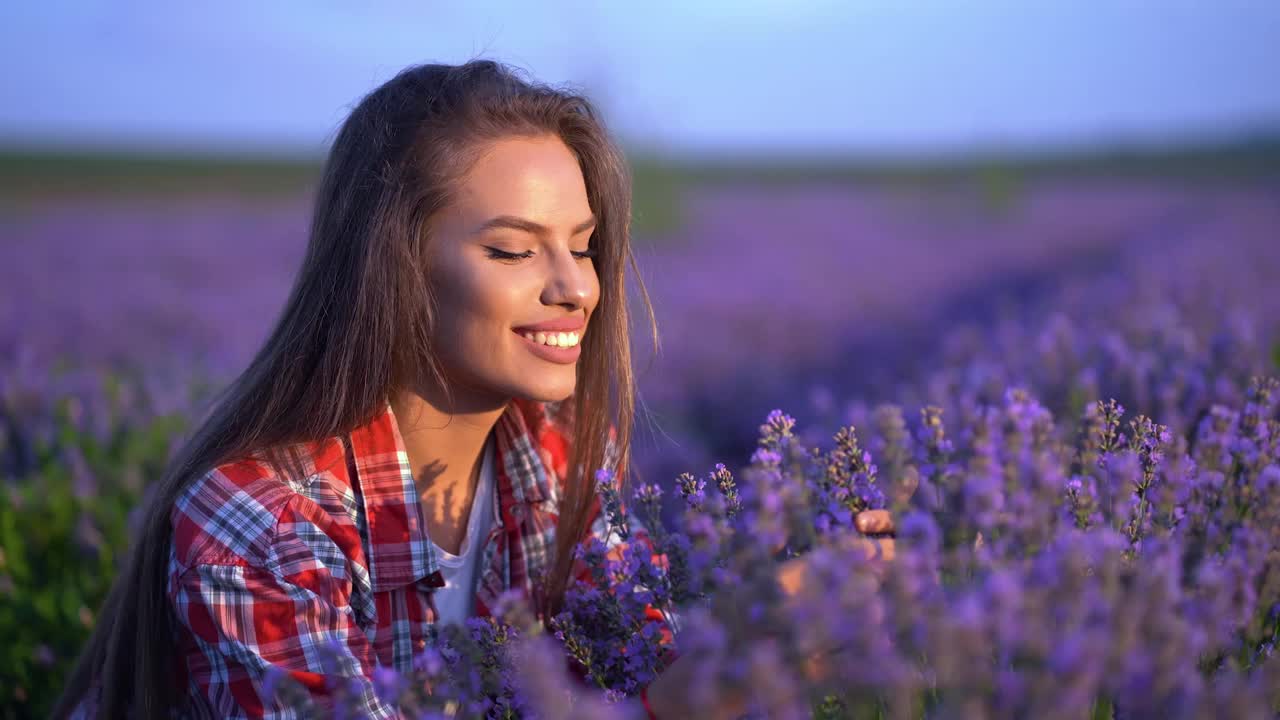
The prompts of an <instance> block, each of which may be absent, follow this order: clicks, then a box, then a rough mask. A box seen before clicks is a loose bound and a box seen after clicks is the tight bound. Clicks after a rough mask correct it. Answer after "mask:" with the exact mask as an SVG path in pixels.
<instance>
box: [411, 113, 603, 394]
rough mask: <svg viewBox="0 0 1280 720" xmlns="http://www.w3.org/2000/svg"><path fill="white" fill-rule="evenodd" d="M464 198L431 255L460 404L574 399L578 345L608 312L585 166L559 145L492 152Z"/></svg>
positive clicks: (459, 194)
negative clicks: (597, 316)
mask: <svg viewBox="0 0 1280 720" xmlns="http://www.w3.org/2000/svg"><path fill="white" fill-rule="evenodd" d="M454 198H455V199H454V200H453V202H452V204H450V205H449V206H447V207H445V208H443V209H442V210H441V211H440V212H439V213H437V215H436V216H435V217H433V218H432V221H431V225H430V229H429V233H430V235H429V237H430V239H429V241H428V243H427V245H428V250H427V253H428V258H427V275H428V282H430V283H432V286H433V288H434V289H435V293H436V297H437V299H438V304H439V314H438V317H437V321H438V322H437V324H436V327H435V328H434V333H435V337H436V340H437V343H436V347H437V348H438V352H439V354H440V362H441V365H442V366H443V368H444V371H445V375H446V377H448V379H449V380H450V382H451V383H452V385H453V387H452V390H453V393H454V396H455V397H457V398H458V399H459V402H460V403H461V402H464V401H463V397H464V396H469V397H470V398H472V399H475V400H478V401H481V402H489V401H493V402H497V403H502V402H505V401H506V399H509V398H511V397H521V398H527V399H531V400H536V401H540V402H550V401H558V400H563V399H565V398H567V397H569V396H570V395H572V394H573V391H574V387H575V384H576V382H577V365H578V362H577V361H578V355H579V354H580V349H579V347H577V346H575V345H574V344H573V340H574V338H573V335H572V333H573V332H574V328H576V333H577V337H578V338H581V337H582V335H583V333H584V332H590V329H589V328H590V322H591V313H592V312H593V311H594V310H595V308H596V305H597V303H598V302H599V300H600V282H599V279H598V278H597V275H596V269H595V265H594V263H593V261H592V259H591V257H590V255H591V254H592V253H591V252H590V251H589V248H588V243H589V241H590V239H591V235H592V230H593V228H594V226H595V223H594V220H595V218H594V217H593V215H592V212H591V206H590V204H589V203H588V200H587V188H586V183H585V181H584V179H583V176H582V170H581V168H580V167H579V165H578V160H577V158H576V157H575V156H574V154H573V152H572V151H570V150H569V148H568V146H566V145H565V144H564V142H563V141H561V140H560V139H559V138H557V137H555V136H551V135H548V136H539V137H513V138H507V139H502V140H498V141H494V142H492V143H490V144H489V145H488V146H487V147H486V148H485V149H483V150H482V153H481V155H480V158H479V160H478V161H477V162H476V163H475V164H474V165H473V166H472V167H471V169H470V170H469V172H468V173H467V174H466V175H465V176H464V177H463V179H462V181H461V185H460V186H459V187H458V188H457V191H456V194H455V196H454ZM547 326H550V327H547ZM562 346H564V347H562Z"/></svg>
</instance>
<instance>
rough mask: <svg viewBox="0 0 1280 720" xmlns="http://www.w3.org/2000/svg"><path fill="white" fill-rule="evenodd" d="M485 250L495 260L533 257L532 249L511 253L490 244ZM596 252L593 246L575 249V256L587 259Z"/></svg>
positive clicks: (592, 256)
mask: <svg viewBox="0 0 1280 720" xmlns="http://www.w3.org/2000/svg"><path fill="white" fill-rule="evenodd" d="M485 250H486V251H487V253H488V255H489V257H490V258H491V259H493V260H507V261H513V260H527V259H528V258H531V257H533V251H532V250H525V251H524V252H522V253H509V252H507V251H505V250H499V249H498V248H492V247H488V246H486V247H485ZM596 254H597V251H596V249H595V248H592V249H590V250H584V251H582V252H576V251H575V252H574V253H573V256H574V257H576V258H578V259H579V260H585V259H587V258H594V257H595V256H596Z"/></svg>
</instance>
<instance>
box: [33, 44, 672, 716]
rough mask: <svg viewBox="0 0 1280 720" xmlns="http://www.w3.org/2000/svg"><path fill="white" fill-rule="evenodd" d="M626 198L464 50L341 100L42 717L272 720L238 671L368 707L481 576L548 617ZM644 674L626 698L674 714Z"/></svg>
mask: <svg viewBox="0 0 1280 720" xmlns="http://www.w3.org/2000/svg"><path fill="white" fill-rule="evenodd" d="M629 216H630V180H629V174H628V171H627V167H626V164H625V161H624V158H623V156H622V155H621V153H620V152H619V151H618V149H617V148H616V147H615V145H614V144H613V143H612V141H611V140H610V138H609V137H608V135H607V133H606V131H605V128H604V126H603V125H602V123H601V121H600V120H599V118H598V117H597V114H596V112H595V110H594V109H593V107H592V105H591V104H590V103H589V102H588V101H587V100H585V99H583V98H581V97H578V96H575V95H571V94H567V93H564V92H561V91H557V90H554V89H550V88H547V87H544V86H541V85H536V84H532V83H528V82H526V81H524V80H522V79H520V78H518V77H516V76H515V75H514V74H512V73H511V72H510V71H509V70H508V69H506V68H504V67H503V66H501V65H499V64H496V63H493V62H489V61H474V62H470V63H467V64H465V65H461V66H448V65H424V66H418V67H410V68H408V69H406V70H404V71H403V72H401V73H400V74H398V75H397V76H396V77H395V78H393V79H391V80H390V81H388V82H387V83H386V84H384V85H382V86H381V87H379V88H378V89H376V90H375V91H373V92H372V93H370V94H369V95H368V96H367V97H365V98H364V99H363V100H362V101H361V102H360V103H359V105H358V106H357V107H356V108H355V109H354V110H353V111H352V113H351V115H350V117H349V118H348V119H347V120H346V121H345V123H344V124H343V126H342V128H341V131H340V132H339V134H338V137H337V138H336V140H335V142H334V144H333V147H332V150H331V152H330V154H329V157H328V159H327V162H326V165H325V168H324V173H323V177H322V181H321V184H320V187H319V190H318V196H317V198H316V206H315V216H314V220H313V222H312V225H311V230H310V239H309V244H308V248H307V253H306V258H305V260H304V262H303V266H302V268H301V271H300V273H299V276H298V278H297V281H296V283H295V285H294V287H293V289H292V292H291V295H290V297H289V300H288V302H287V303H286V306H285V309H284V311H283V313H282V315H281V317H280V318H279V320H278V322H277V324H276V326H275V328H274V330H273V332H272V333H271V334H270V336H269V338H268V340H267V341H266V343H265V346H264V347H263V348H262V350H261V351H260V352H259V353H258V355H257V356H256V357H255V358H254V359H253V361H252V362H251V364H250V365H249V367H248V369H247V370H246V371H245V372H244V373H243V374H242V375H241V376H240V377H239V378H237V379H236V380H235V382H234V383H232V384H231V386H230V387H229V388H228V389H227V390H226V391H225V392H224V394H223V395H222V396H221V398H220V399H219V401H218V402H217V403H216V405H215V406H214V409H213V410H212V412H211V413H210V415H209V417H208V418H207V419H206V420H205V421H204V423H203V424H202V425H201V426H200V427H199V428H198V429H197V431H196V432H195V433H193V435H192V437H191V439H190V440H189V441H188V442H187V444H186V445H185V447H184V448H183V449H182V451H181V452H180V453H179V455H178V456H177V457H176V458H175V460H174V462H173V464H172V465H171V468H170V471H169V472H168V474H167V475H166V477H165V478H163V479H162V481H161V483H160V485H159V487H158V492H157V493H156V494H155V496H154V497H153V501H152V504H151V505H150V506H149V512H148V515H147V517H146V519H145V521H144V525H143V531H142V536H141V538H140V540H139V541H138V542H137V543H136V544H135V546H134V548H133V550H132V553H131V556H130V558H129V560H128V562H127V564H126V566H125V568H124V569H123V572H122V573H121V576H120V578H119V579H118V580H117V583H116V585H115V586H114V587H113V589H112V591H111V593H110V595H109V596H108V598H107V601H106V603H105V605H104V607H103V609H102V612H101V614H100V615H99V620H98V622H97V625H96V628H95V630H94V633H93V636H92V637H91V639H90V641H89V643H88V644H87V646H86V648H85V650H84V652H83V655H82V657H81V658H80V661H79V662H78V664H77V666H76V669H75V671H74V672H73V675H72V677H71V679H70V682H69V684H68V687H67V689H66V692H65V693H64V696H63V698H62V700H61V702H60V703H59V707H58V709H57V711H56V712H55V716H57V717H62V716H64V715H66V714H68V713H70V712H71V711H72V710H75V711H76V713H77V714H84V715H93V714H95V713H96V714H97V716H100V717H109V718H116V717H123V716H125V715H126V713H127V712H130V711H131V712H132V713H134V714H136V715H137V716H139V717H147V718H152V717H161V716H164V717H167V716H169V715H170V713H171V712H172V711H175V710H176V711H177V712H178V713H179V714H181V715H183V716H186V715H192V716H198V717H200V716H211V717H296V710H295V709H292V708H288V707H285V706H283V705H281V704H280V703H279V702H278V701H277V700H276V699H275V698H274V697H271V696H270V694H269V693H267V692H265V691H264V690H263V684H264V681H266V680H267V678H268V677H276V676H279V675H287V676H289V677H291V678H292V679H293V680H295V681H297V682H298V683H299V684H301V685H302V686H303V687H305V688H306V689H307V690H308V691H309V692H310V693H312V695H313V697H314V698H315V699H316V700H317V702H318V703H319V704H321V705H323V704H325V702H326V700H327V699H328V698H327V696H326V693H327V691H326V686H327V683H326V673H328V674H330V675H332V674H339V675H343V676H350V677H352V678H356V679H357V684H359V685H360V687H361V689H362V690H361V693H360V697H361V702H362V704H363V706H362V708H361V709H362V711H363V712H364V713H365V714H367V715H368V716H370V717H394V716H395V715H396V710H395V708H392V707H388V706H386V705H384V704H383V703H381V702H380V701H379V700H378V699H377V698H376V697H375V695H374V693H373V691H372V684H371V682H369V678H370V676H371V674H372V671H373V669H374V668H375V667H376V666H377V665H384V666H390V667H394V668H396V669H397V670H401V671H404V670H408V669H410V666H411V658H412V655H413V654H414V653H415V652H416V651H417V650H420V649H421V648H423V647H425V646H426V644H427V643H428V642H429V641H430V639H431V637H432V633H433V632H434V627H435V625H436V624H437V623H439V622H443V621H449V620H456V621H460V620H462V619H463V618H465V617H466V616H467V615H469V614H486V613H488V612H489V610H490V609H491V607H492V603H493V601H494V600H495V599H496V598H497V596H498V595H499V594H501V593H502V592H504V591H506V590H508V589H515V590H518V591H520V592H522V593H523V594H524V595H525V596H526V597H527V598H528V600H529V601H530V603H531V604H532V605H533V607H534V608H535V610H536V611H537V612H538V614H539V615H540V616H541V617H544V618H545V617H548V616H549V615H550V614H553V613H554V612H556V611H557V609H558V608H559V607H560V604H561V602H562V599H563V594H564V591H565V588H566V586H567V585H568V584H569V583H570V581H571V580H572V578H573V577H575V576H576V574H577V573H578V572H580V571H581V568H580V567H577V568H575V567H574V566H573V565H572V563H571V554H570V550H571V548H572V546H573V545H574V544H576V543H577V542H579V541H581V540H582V539H584V538H586V537H587V536H588V533H592V532H594V533H597V534H599V535H600V536H601V537H603V535H604V533H605V529H604V528H605V524H606V523H605V522H604V519H603V518H602V517H601V514H600V512H599V504H598V502H597V499H596V494H595V492H594V489H593V484H592V482H591V480H592V478H593V477H594V469H597V468H601V467H608V468H617V469H619V473H618V474H619V476H621V475H622V474H623V472H622V471H624V470H625V468H626V467H627V466H628V460H629V455H630V452H629V449H630V445H629V440H630V434H631V415H632V410H633V397H634V389H633V379H632V372H631V356H630V349H629V348H630V346H629V343H628V331H627V328H628V317H627V308H626V303H625V298H626V293H625V284H624V276H625V267H624V265H625V264H627V263H630V264H631V265H632V267H633V269H634V267H635V261H634V258H633V257H632V254H631V249H630V245H629ZM640 289H641V292H642V296H643V298H644V301H645V309H646V312H647V314H648V319H649V324H650V328H651V329H653V313H652V309H651V308H650V307H649V305H648V297H647V295H646V294H644V292H643V287H641V288H640ZM653 332H654V340H655V342H656V339H657V337H656V329H654V330H653ZM334 641H336V643H335V644H336V646H337V647H338V648H340V652H341V662H339V664H338V666H337V668H335V667H334V666H333V665H332V663H328V664H326V663H322V662H321V660H320V659H319V658H318V653H317V652H316V650H317V648H318V647H320V646H321V645H324V644H326V643H330V642H334ZM678 664H679V663H678V662H677V665H678ZM677 669H678V668H675V667H674V666H673V667H672V668H669V670H677ZM673 677H675V676H673ZM667 685H668V686H669V687H670V688H673V689H671V690H668V691H666V692H667V694H666V695H665V696H661V697H657V696H655V697H653V698H648V699H647V700H650V701H651V702H652V704H653V705H654V706H655V707H662V708H667V709H668V710H671V711H674V710H677V709H678V708H679V707H680V698H679V697H678V696H677V693H678V690H676V689H674V688H678V687H679V684H678V683H676V682H674V681H669V682H668V683H667ZM659 694H660V693H659Z"/></svg>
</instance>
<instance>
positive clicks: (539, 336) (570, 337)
mask: <svg viewBox="0 0 1280 720" xmlns="http://www.w3.org/2000/svg"><path fill="white" fill-rule="evenodd" d="M516 334H518V335H520V336H521V337H523V338H524V339H525V340H528V341H529V342H532V343H535V344H537V345H542V346H544V347H554V348H575V347H578V345H579V343H581V342H582V335H581V334H580V333H579V332H577V331H570V332H564V331H541V332H533V331H531V330H523V331H521V330H517V331H516Z"/></svg>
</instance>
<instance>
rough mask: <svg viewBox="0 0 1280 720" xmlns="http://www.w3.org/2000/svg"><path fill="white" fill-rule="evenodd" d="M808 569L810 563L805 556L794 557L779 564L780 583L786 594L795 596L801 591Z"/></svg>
mask: <svg viewBox="0 0 1280 720" xmlns="http://www.w3.org/2000/svg"><path fill="white" fill-rule="evenodd" d="M807 569H808V563H807V561H806V560H805V558H803V557H798V558H792V559H790V560H787V561H786V562H784V563H781V564H780V565H779V566H778V576H777V577H778V585H779V586H780V587H781V588H782V592H783V593H784V594H785V595H788V596H794V595H796V594H797V593H799V592H800V588H802V587H803V586H804V578H805V572H806V570H807Z"/></svg>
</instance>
